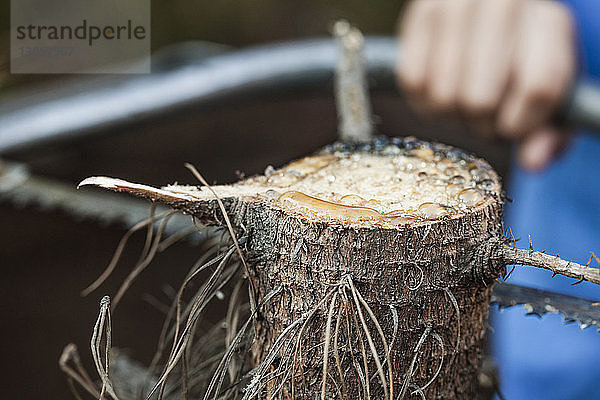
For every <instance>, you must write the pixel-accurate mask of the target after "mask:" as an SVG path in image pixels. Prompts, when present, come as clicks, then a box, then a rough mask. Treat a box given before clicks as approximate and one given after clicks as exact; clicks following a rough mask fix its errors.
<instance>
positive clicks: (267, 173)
mask: <svg viewBox="0 0 600 400" xmlns="http://www.w3.org/2000/svg"><path fill="white" fill-rule="evenodd" d="M274 173H275V168H273V166H272V165H267V168H265V176H266V177H267V178H270V177H271V176H272V175H273V174H274Z"/></svg>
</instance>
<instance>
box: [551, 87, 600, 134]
mask: <svg viewBox="0 0 600 400" xmlns="http://www.w3.org/2000/svg"><path fill="white" fill-rule="evenodd" d="M556 122H557V123H558V124H560V125H566V126H570V127H576V128H582V129H584V130H590V131H593V132H594V133H596V134H598V135H600V83H599V82H597V81H593V80H591V79H589V78H578V79H577V80H576V81H575V84H574V85H573V87H572V89H571V91H570V93H569V95H568V96H567V98H566V99H565V102H564V103H563V105H562V107H560V108H559V110H558V112H557V114H556Z"/></svg>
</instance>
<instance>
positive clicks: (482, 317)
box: [105, 169, 505, 399]
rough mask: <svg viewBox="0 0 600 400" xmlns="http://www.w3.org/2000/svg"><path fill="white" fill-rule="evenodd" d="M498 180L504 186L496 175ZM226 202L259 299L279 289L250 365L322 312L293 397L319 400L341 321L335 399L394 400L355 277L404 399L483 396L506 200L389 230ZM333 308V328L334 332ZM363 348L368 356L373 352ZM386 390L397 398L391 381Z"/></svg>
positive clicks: (303, 345)
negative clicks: (389, 399)
mask: <svg viewBox="0 0 600 400" xmlns="http://www.w3.org/2000/svg"><path fill="white" fill-rule="evenodd" d="M490 173H491V175H492V178H493V179H494V180H495V181H496V182H497V180H498V178H497V177H496V175H495V174H494V173H493V171H491V169H490ZM105 187H107V186H105ZM111 188H112V189H116V190H127V191H129V192H132V193H136V194H138V195H142V196H147V197H151V198H154V199H158V200H161V201H163V202H166V203H168V204H169V205H171V206H172V207H174V208H178V209H181V210H183V211H185V212H187V213H190V214H192V215H195V216H196V217H198V218H199V219H200V221H201V222H203V223H207V224H215V223H223V222H224V221H223V216H222V214H221V211H220V210H219V206H218V204H217V202H216V201H215V200H214V199H213V200H208V199H207V200H203V201H198V200H190V199H189V198H187V197H186V196H185V195H180V194H177V192H175V191H174V192H173V193H174V194H173V195H169V194H165V192H160V193H159V192H158V191H156V192H154V193H151V194H148V192H146V193H144V191H143V190H142V191H140V190H139V188H135V189H131V188H129V189H127V188H120V187H118V185H113V186H112V187H111ZM222 202H223V204H224V206H225V209H226V210H227V212H228V214H229V215H230V218H231V222H232V225H233V227H234V229H235V230H236V231H237V234H238V235H243V236H244V237H246V240H245V242H244V243H243V247H244V251H245V255H246V260H247V263H248V265H249V267H250V274H251V275H252V276H251V279H252V280H253V281H254V286H255V287H256V289H257V292H258V293H256V294H257V303H259V304H260V303H261V300H262V299H263V298H264V296H265V295H266V294H267V293H269V292H270V291H272V290H273V289H275V288H279V289H280V290H281V291H280V294H279V295H278V296H276V297H274V298H273V299H272V300H270V301H269V302H267V303H265V304H264V305H263V306H261V308H260V311H259V314H258V323H257V325H256V339H255V344H254V346H253V354H252V355H251V362H252V364H253V365H252V366H257V365H259V364H261V363H263V362H264V360H265V357H266V355H267V354H268V353H269V351H270V349H271V348H272V346H273V345H274V342H275V341H276V339H277V338H278V337H280V335H281V334H282V332H283V331H284V330H285V329H286V328H287V327H288V326H290V325H291V324H292V323H294V322H297V321H299V320H302V319H303V318H305V317H306V315H307V314H309V313H311V312H313V311H314V314H313V318H312V319H311V320H310V321H309V329H306V330H305V331H300V332H299V333H297V336H298V335H299V339H298V340H299V343H300V351H298V352H297V353H298V355H297V357H296V356H294V358H295V359H296V363H295V364H294V368H293V369H292V373H291V375H290V376H289V377H287V379H288V381H287V382H284V384H283V385H284V388H283V394H284V398H298V399H314V398H319V397H320V396H321V394H322V376H323V362H324V355H323V349H324V347H325V346H326V342H327V341H328V340H327V339H326V337H325V332H327V331H328V327H327V325H329V328H330V332H331V334H330V337H333V336H334V333H333V332H334V331H335V325H336V320H337V319H338V317H337V316H338V315H340V316H341V317H340V320H341V321H342V322H341V323H339V325H340V326H341V328H340V329H339V330H338V341H337V342H338V346H337V347H338V352H339V368H338V364H337V361H335V360H334V354H333V350H332V348H333V346H334V345H333V344H330V345H329V350H330V354H329V356H328V360H329V363H328V368H327V383H326V386H325V391H324V393H325V397H327V398H333V397H344V398H348V399H357V398H365V397H370V398H373V399H380V398H384V395H385V394H386V393H385V391H384V387H383V385H382V384H381V380H380V378H379V375H378V371H377V366H376V362H375V357H374V356H373V352H372V351H370V350H369V349H370V344H369V341H368V340H367V337H366V334H365V332H364V331H361V329H359V328H358V327H359V326H360V325H361V322H360V321H356V322H355V323H353V322H352V319H353V318H356V320H358V319H359V315H358V313H357V309H358V308H360V307H357V305H356V302H353V294H352V291H351V289H350V286H349V285H348V284H346V283H347V282H349V281H351V282H352V284H353V285H354V286H355V288H356V290H357V291H358V292H359V293H360V294H361V295H362V297H363V298H364V300H365V302H366V304H368V307H370V309H371V310H372V312H373V314H374V317H375V318H376V319H377V320H378V321H379V325H380V326H381V329H382V331H383V334H384V337H385V339H386V343H387V345H388V346H390V348H391V349H390V352H389V361H390V364H391V368H392V376H393V387H394V388H393V391H394V394H393V398H394V399H395V398H401V396H400V395H401V394H402V393H401V392H402V391H403V388H404V392H405V393H404V394H405V395H404V396H403V398H412V397H413V396H416V397H417V398H418V397H419V396H420V394H419V392H420V388H423V389H422V392H421V393H422V394H424V395H425V396H426V398H428V399H442V398H444V399H450V398H455V399H473V398H475V397H476V394H477V387H478V383H477V376H478V370H479V367H480V363H481V359H482V355H483V350H484V345H485V340H484V339H485V336H486V332H487V327H488V326H487V317H488V309H489V301H490V295H491V290H492V285H493V281H494V279H495V278H496V277H498V276H499V275H500V274H501V273H502V272H503V271H504V268H505V263H504V262H503V260H502V257H500V256H496V255H497V254H499V253H500V252H499V251H498V248H497V246H501V245H503V244H504V239H503V238H504V236H503V231H502V222H501V221H502V198H501V195H500V194H499V193H495V194H494V195H493V196H491V197H489V198H487V199H486V201H484V202H483V203H482V204H480V205H478V206H476V207H473V208H472V209H471V210H470V211H469V212H467V213H461V214H457V215H450V216H446V217H444V218H441V219H438V220H434V221H421V222H420V223H414V224H408V225H405V226H399V227H397V228H390V229H384V228H381V227H350V226H344V225H343V224H332V223H325V222H314V221H313V222H309V221H308V220H306V219H303V218H302V217H301V216H298V215H294V214H293V213H289V212H287V211H286V210H285V209H283V208H281V207H279V206H277V204H274V203H273V202H269V201H266V200H264V199H262V200H261V199H259V198H251V197H240V198H234V197H229V198H223V199H222ZM334 294H335V295H334ZM326 298H327V299H326ZM324 299H326V301H323V300H324ZM332 301H333V304H332ZM457 307H458V309H457ZM315 310H316V311H315ZM329 310H332V311H331V313H332V315H333V322H332V323H329V324H328V322H327V321H328V313H329V312H330V311H329ZM362 313H363V316H364V319H365V321H366V325H367V326H368V330H369V331H370V332H371V336H372V344H373V346H374V347H375V350H376V352H377V353H378V354H379V356H380V357H379V359H380V360H379V361H380V362H381V364H384V366H383V369H384V375H386V376H387V367H386V365H387V364H386V361H387V357H386V354H385V345H384V342H383V340H382V339H381V337H380V336H379V335H378V334H377V326H376V324H375V323H374V322H373V320H372V319H371V318H370V317H369V316H367V310H366V309H364V308H363V311H362ZM347 318H348V319H347ZM331 342H332V343H333V339H331ZM440 342H441V343H442V344H443V346H441V345H440ZM442 347H443V348H442ZM362 348H365V349H367V350H366V351H364V353H363V352H362V350H361V349H362ZM289 351H290V347H289V346H287V347H286V346H284V347H282V348H281V350H279V351H278V353H279V357H276V358H274V360H273V362H272V363H271V364H270V367H269V371H276V370H277V367H278V363H279V362H283V360H289V354H286V353H289ZM286 357H287V358H286ZM440 363H442V364H441V367H440ZM365 364H366V367H365ZM338 370H341V373H339V372H338ZM438 370H439V373H438ZM366 371H368V372H366ZM340 375H342V376H343V379H342V378H341V377H340ZM367 375H368V376H367ZM271 378H272V379H271V380H270V381H269V383H268V384H267V385H266V389H265V391H263V392H262V394H263V395H264V396H263V397H265V398H266V397H268V395H269V393H271V392H273V391H274V390H275V389H276V387H277V386H278V385H279V384H280V381H278V379H279V380H281V378H282V377H281V376H274V377H271ZM367 386H369V388H368V389H367ZM387 387H388V388H389V389H388V390H387V392H388V393H387V394H388V396H389V395H390V393H389V392H390V391H391V388H390V385H389V382H388V385H387Z"/></svg>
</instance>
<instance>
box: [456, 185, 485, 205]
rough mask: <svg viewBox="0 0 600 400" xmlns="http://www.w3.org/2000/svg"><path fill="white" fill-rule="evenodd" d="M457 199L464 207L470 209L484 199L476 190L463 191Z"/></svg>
mask: <svg viewBox="0 0 600 400" xmlns="http://www.w3.org/2000/svg"><path fill="white" fill-rule="evenodd" d="M458 198H459V200H460V201H462V202H463V203H464V204H465V205H466V206H469V207H471V206H475V205H477V204H479V203H480V202H481V201H482V200H483V199H484V196H483V194H482V193H481V191H479V190H477V189H465V190H463V191H461V192H460V193H459V194H458Z"/></svg>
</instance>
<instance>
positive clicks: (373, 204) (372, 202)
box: [365, 199, 381, 208]
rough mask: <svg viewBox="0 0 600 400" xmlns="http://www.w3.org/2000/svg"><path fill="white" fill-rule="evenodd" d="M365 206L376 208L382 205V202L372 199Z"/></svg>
mask: <svg viewBox="0 0 600 400" xmlns="http://www.w3.org/2000/svg"><path fill="white" fill-rule="evenodd" d="M365 206H367V207H371V208H376V207H379V206H381V203H380V202H379V200H375V199H371V200H369V201H367V203H366V204H365Z"/></svg>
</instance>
